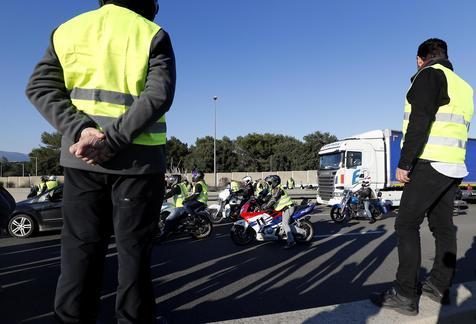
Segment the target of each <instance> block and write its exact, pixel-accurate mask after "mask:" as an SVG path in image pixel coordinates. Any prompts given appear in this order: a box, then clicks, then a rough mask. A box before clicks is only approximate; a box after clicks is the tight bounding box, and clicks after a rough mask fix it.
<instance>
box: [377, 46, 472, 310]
mask: <svg viewBox="0 0 476 324" xmlns="http://www.w3.org/2000/svg"><path fill="white" fill-rule="evenodd" d="M417 65H418V72H417V73H416V74H415V75H414V76H413V77H412V79H411V81H412V84H411V87H410V89H409V90H408V93H407V96H406V99H407V100H406V104H405V114H404V121H403V134H404V137H403V146H402V151H401V157H400V161H399V164H398V168H397V170H396V177H397V179H398V180H399V181H400V182H402V183H404V188H403V194H402V198H401V202H400V209H399V212H398V216H397V218H396V221H395V231H396V234H397V238H398V244H397V247H398V259H399V265H398V270H397V275H396V280H395V281H394V284H393V287H392V288H391V289H389V290H388V291H386V292H384V293H381V294H374V295H372V296H371V300H372V302H373V303H374V304H376V305H378V306H381V307H386V308H391V309H394V310H396V311H398V312H400V313H403V314H406V315H416V314H418V307H417V302H416V300H417V284H418V272H419V271H420V264H421V246H420V233H419V230H420V225H421V224H422V222H423V219H424V218H425V216H427V217H428V224H429V227H430V230H431V231H432V233H433V236H434V237H435V247H436V250H435V259H434V263H433V268H432V269H431V271H430V274H429V277H428V278H426V280H425V281H424V282H423V283H422V288H421V289H422V293H423V294H425V295H427V296H429V297H430V298H431V299H433V300H435V301H437V302H439V303H448V302H449V295H448V293H449V287H450V286H451V283H452V279H453V276H454V272H455V264H456V227H455V226H454V224H453V218H452V217H453V203H454V196H455V192H456V190H457V189H458V185H459V184H460V182H461V179H462V178H463V177H465V176H466V175H467V174H468V172H467V170H466V166H465V164H464V161H465V155H466V142H467V139H468V128H469V123H470V121H471V118H472V116H473V109H474V103H473V89H472V88H471V86H469V85H468V84H467V83H466V82H465V81H464V80H463V79H462V78H461V77H459V76H458V75H457V74H456V73H454V72H453V66H452V64H451V63H450V61H449V60H448V52H447V45H446V43H445V42H444V41H442V40H440V39H436V38H432V39H428V40H426V41H425V42H423V43H422V44H421V45H420V46H419V48H418V54H417Z"/></svg>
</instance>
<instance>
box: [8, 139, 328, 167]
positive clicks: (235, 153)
mask: <svg viewBox="0 0 476 324" xmlns="http://www.w3.org/2000/svg"><path fill="white" fill-rule="evenodd" d="M335 141H337V138H336V137H335V136H334V135H332V134H330V133H327V132H326V133H321V132H319V131H316V132H314V133H312V134H309V135H306V136H304V138H303V140H302V141H300V140H298V139H296V138H294V137H292V136H286V135H279V134H256V133H253V134H248V135H245V136H239V137H237V138H236V139H234V140H233V139H230V138H229V137H226V136H225V137H223V138H221V139H217V140H216V161H217V172H246V171H248V172H267V171H291V170H296V171H299V170H315V169H317V167H318V165H319V158H318V152H319V150H320V149H321V147H322V146H323V145H325V144H328V143H332V142H335ZM41 142H42V145H40V147H38V148H34V149H33V150H32V151H31V152H30V154H29V156H30V158H31V160H30V161H29V162H25V163H23V166H22V165H21V164H19V163H9V162H8V161H6V160H4V161H2V166H3V170H2V171H3V175H4V176H21V175H22V173H23V172H24V173H25V175H35V171H36V165H35V162H37V166H38V175H48V174H54V175H62V174H63V169H62V167H61V166H60V165H59V157H60V148H61V134H60V133H58V132H55V133H47V132H44V133H43V134H41ZM213 148H214V140H213V137H211V136H205V137H200V138H197V140H196V141H195V144H193V145H188V144H186V143H184V142H182V141H180V139H178V138H176V137H174V136H172V137H171V138H170V139H169V140H168V141H167V169H168V170H169V171H172V172H190V171H192V170H194V169H198V170H202V171H203V172H213V161H214V158H213V152H214V149H213ZM36 159H37V161H36Z"/></svg>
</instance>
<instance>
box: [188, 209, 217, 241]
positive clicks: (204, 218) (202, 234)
mask: <svg viewBox="0 0 476 324" xmlns="http://www.w3.org/2000/svg"><path fill="white" fill-rule="evenodd" d="M196 217H197V219H196V222H195V227H194V228H193V230H192V231H190V234H191V235H192V236H193V238H194V239H197V240H201V239H204V238H207V237H209V236H210V234H212V230H213V224H212V222H211V221H210V217H209V215H208V213H204V212H201V213H198V214H197V215H196Z"/></svg>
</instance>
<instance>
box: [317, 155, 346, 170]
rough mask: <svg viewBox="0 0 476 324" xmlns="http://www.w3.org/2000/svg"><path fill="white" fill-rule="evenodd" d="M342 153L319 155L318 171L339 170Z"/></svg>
mask: <svg viewBox="0 0 476 324" xmlns="http://www.w3.org/2000/svg"><path fill="white" fill-rule="evenodd" d="M343 156H344V154H343V152H336V153H331V154H324V155H321V156H320V158H319V169H320V170H336V169H339V167H340V164H341V162H342V157H343Z"/></svg>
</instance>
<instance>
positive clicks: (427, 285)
mask: <svg viewBox="0 0 476 324" xmlns="http://www.w3.org/2000/svg"><path fill="white" fill-rule="evenodd" d="M421 293H422V294H423V295H425V296H427V297H429V298H430V299H431V300H433V301H435V302H437V303H440V304H441V305H449V304H451V300H450V290H449V289H446V290H445V291H444V292H441V291H440V290H439V289H438V288H436V286H435V285H434V284H432V283H431V281H430V280H428V279H427V280H425V281H424V282H423V283H422V286H421Z"/></svg>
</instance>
